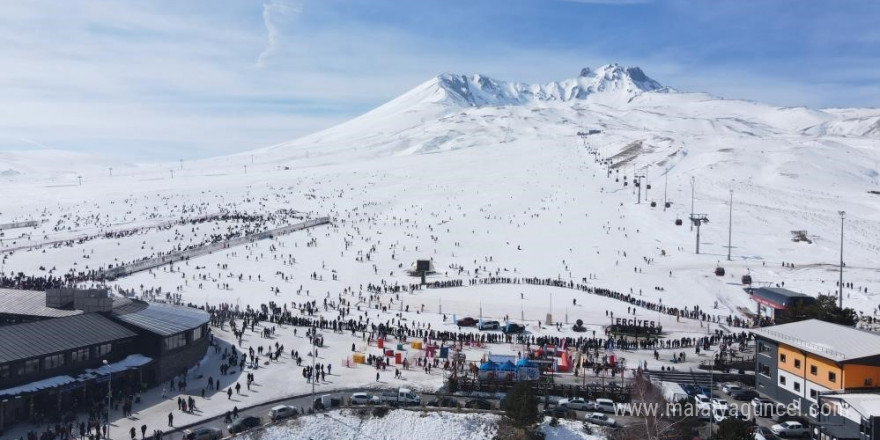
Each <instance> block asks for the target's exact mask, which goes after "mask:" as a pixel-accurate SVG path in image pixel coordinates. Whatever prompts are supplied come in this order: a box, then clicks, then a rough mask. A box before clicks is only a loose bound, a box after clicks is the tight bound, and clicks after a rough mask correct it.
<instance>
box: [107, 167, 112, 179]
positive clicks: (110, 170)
mask: <svg viewBox="0 0 880 440" xmlns="http://www.w3.org/2000/svg"><path fill="white" fill-rule="evenodd" d="M108 169H109V170H110V177H113V167H110V168H108Z"/></svg>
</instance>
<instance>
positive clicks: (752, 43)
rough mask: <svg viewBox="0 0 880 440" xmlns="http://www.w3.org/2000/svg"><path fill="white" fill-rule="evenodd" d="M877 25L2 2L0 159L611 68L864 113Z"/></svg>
mask: <svg viewBox="0 0 880 440" xmlns="http://www.w3.org/2000/svg"><path fill="white" fill-rule="evenodd" d="M60 5H63V7H61V6H60ZM878 18H880V2H877V1H874V0H871V1H857V0H847V1H818V0H811V1H794V0H788V1H772V0H761V1H749V0H736V1H724V0H711V1H709V0H705V1H698V0H693V1H684V0H679V1H675V0H670V1H663V0H656V1H650V0H645V1H639V0H619V1H615V0H579V1H578V0H570V1H564V0H541V1H537V0H535V1H526V0H505V1H477V0H470V1H457V0H443V1H440V0H437V1H435V0H409V1H404V0H396V1H384V0H358V1H355V0H348V1H342V0H320V1H314V0H266V1H263V2H260V1H245V0H234V1H233V0H187V1H179V0H167V1H142V2H118V1H110V0H89V1H78V0H67V1H65V2H63V3H58V2H55V1H49V0H35V1H28V2H5V3H4V5H2V6H0V60H2V61H0V150H22V149H35V148H56V149H66V150H76V151H84V152H97V153H102V154H107V155H112V156H116V157H119V158H126V159H130V160H133V161H144V160H175V159H179V158H182V159H191V158H198V157H208V156H213V155H220V154H227V153H232V152H237V151H244V150H248V149H252V148H257V147H261V146H266V145H271V144H275V143H279V142H283V141H285V140H289V139H292V138H295V137H298V136H301V135H304V134H308V133H310V132H313V131H316V130H320V129H322V128H326V127H329V126H332V125H334V124H336V123H339V122H342V121H344V120H347V119H349V118H351V117H353V116H357V115H358V114H361V113H363V112H365V111H367V110H369V109H371V108H373V107H375V106H377V105H380V104H382V103H383V102H385V101H388V100H390V99H392V98H394V97H395V96H397V95H399V94H401V93H403V92H405V91H407V90H409V89H411V88H412V87H415V86H416V85H418V84H420V83H421V82H423V81H426V80H428V79H429V78H431V77H432V76H434V75H436V74H438V73H442V72H456V73H482V74H486V75H489V76H492V77H495V78H498V79H504V80H517V81H527V82H547V81H552V80H560V79H564V78H569V77H573V76H575V75H576V74H577V72H578V71H579V70H580V68H581V67H583V66H591V67H596V66H599V65H602V64H607V63H611V62H617V63H620V64H625V65H638V66H641V67H642V69H643V70H644V71H645V72H646V73H647V74H648V75H649V76H651V77H653V78H654V79H656V80H658V81H659V82H661V83H662V84H664V85H669V86H672V87H674V88H676V89H680V90H686V91H706V92H710V93H712V94H715V95H718V96H723V97H727V98H744V99H752V100H757V101H762V102H767V103H771V104H777V105H786V106H797V105H806V106H810V107H831V106H834V107H845V106H871V107H876V106H878V102H880V50H878V49H877V48H878V47H880V26H877V25H876V22H877V19H878Z"/></svg>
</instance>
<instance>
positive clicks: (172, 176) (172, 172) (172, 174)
mask: <svg viewBox="0 0 880 440" xmlns="http://www.w3.org/2000/svg"><path fill="white" fill-rule="evenodd" d="M168 172H169V173H171V178H172V179H173V178H174V170H168Z"/></svg>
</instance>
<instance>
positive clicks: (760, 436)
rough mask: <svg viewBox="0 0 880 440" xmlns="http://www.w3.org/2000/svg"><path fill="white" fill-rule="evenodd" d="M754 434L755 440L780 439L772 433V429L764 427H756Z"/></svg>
mask: <svg viewBox="0 0 880 440" xmlns="http://www.w3.org/2000/svg"><path fill="white" fill-rule="evenodd" d="M754 434H755V440H777V439H778V438H779V437H777V436H776V435H775V434H773V433H772V432H770V428H765V427H763V426H756V427H755V431H754Z"/></svg>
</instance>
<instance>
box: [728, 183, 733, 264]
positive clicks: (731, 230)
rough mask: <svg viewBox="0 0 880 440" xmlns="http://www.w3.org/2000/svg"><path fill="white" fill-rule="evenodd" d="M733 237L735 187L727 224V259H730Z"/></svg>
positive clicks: (731, 195) (731, 194)
mask: <svg viewBox="0 0 880 440" xmlns="http://www.w3.org/2000/svg"><path fill="white" fill-rule="evenodd" d="M732 237H733V189H731V190H730V215H729V218H728V226H727V261H730V246H731V238H732Z"/></svg>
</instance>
